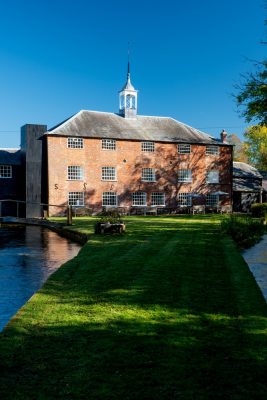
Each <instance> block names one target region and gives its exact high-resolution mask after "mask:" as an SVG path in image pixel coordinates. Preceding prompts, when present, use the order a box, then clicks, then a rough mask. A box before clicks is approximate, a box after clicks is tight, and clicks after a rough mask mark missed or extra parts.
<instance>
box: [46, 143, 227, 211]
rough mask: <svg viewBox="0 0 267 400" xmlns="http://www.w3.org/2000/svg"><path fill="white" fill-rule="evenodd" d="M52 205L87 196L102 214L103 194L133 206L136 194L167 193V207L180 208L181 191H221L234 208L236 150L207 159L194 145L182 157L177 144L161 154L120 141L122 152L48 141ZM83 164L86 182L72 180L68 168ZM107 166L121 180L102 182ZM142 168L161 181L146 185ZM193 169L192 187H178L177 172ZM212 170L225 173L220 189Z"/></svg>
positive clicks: (159, 147)
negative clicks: (210, 178)
mask: <svg viewBox="0 0 267 400" xmlns="http://www.w3.org/2000/svg"><path fill="white" fill-rule="evenodd" d="M47 140H48V146H47V147H48V203H49V204H52V205H57V206H64V208H65V207H66V205H67V200H68V192H75V191H77V192H79V191H84V193H85V206H86V207H90V208H93V209H94V211H99V210H100V209H101V208H102V193H103V192H106V191H107V192H108V191H114V192H116V193H117V195H118V196H119V197H118V199H119V204H118V205H119V206H121V207H126V206H127V207H128V206H131V204H132V199H131V193H132V192H134V191H144V192H146V193H147V205H148V206H149V205H150V194H151V192H154V191H164V192H165V196H166V207H168V206H169V207H176V206H177V200H176V198H177V194H178V193H179V192H186V193H187V192H194V193H195V192H197V193H202V194H207V193H211V192H215V191H218V190H221V191H224V192H227V193H229V195H230V196H229V197H226V198H225V199H224V200H223V202H224V203H225V204H231V198H232V190H231V186H232V183H231V165H232V148H231V147H229V146H220V154H219V156H208V155H206V154H205V152H206V146H204V145H191V154H178V152H177V144H174V143H155V152H154V153H148V152H142V151H141V142H136V141H130V140H128V141H126V140H125V141H123V140H117V141H116V150H102V140H101V139H92V138H86V139H84V148H83V149H71V148H68V147H67V138H66V137H53V136H48V137H47ZM70 165H79V166H81V167H82V168H83V171H84V179H83V180H82V181H69V180H68V179H67V167H68V166H70ZM104 166H111V167H112V166H113V167H116V168H117V181H116V182H106V181H101V171H102V167H104ZM142 168H155V169H156V175H157V182H141V174H142ZM179 168H181V169H192V183H177V170H178V169H179ZM210 169H217V170H219V171H220V183H219V184H207V183H206V174H207V171H208V170H210ZM61 210H62V209H60V208H58V207H53V208H52V207H50V215H53V214H54V215H55V214H59V213H60V211H61Z"/></svg>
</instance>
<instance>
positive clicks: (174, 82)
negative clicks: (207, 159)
mask: <svg viewBox="0 0 267 400" xmlns="http://www.w3.org/2000/svg"><path fill="white" fill-rule="evenodd" d="M264 19H266V10H265V9H264V0H254V1H251V0H224V1H222V0H202V1H200V0H191V1H190V0H188V1H181V0H165V1H162V0H161V1H157V0H154V1H152V0H142V1H141V0H140V1H139V0H136V1H126V0H123V1H121V0H117V1H116V0H114V1H112V0H110V1H108V0H106V1H103V0H102V1H101V0H99V1H90V0H88V1H86V0H72V1H70V0H64V1H62V0H53V1H52V0H46V1H41V0H34V1H31V0H30V1H27V0H24V1H22V0H21V1H18V0H13V1H12V0H11V1H9V2H4V1H1V2H0V147H17V146H19V144H20V133H19V132H20V127H21V126H22V125H24V124H25V123H40V124H47V125H48V127H52V126H53V125H56V124H58V123H59V122H60V121H62V120H64V119H66V118H68V117H69V116H71V115H73V114H75V113H76V112H78V111H79V110H81V109H88V110H97V111H110V112H117V111H118V90H120V89H121V87H122V86H123V84H124V82H125V79H126V68H127V46H128V41H129V42H130V43H131V78H132V82H133V84H134V86H135V88H136V89H138V90H139V103H138V104H139V110H138V111H139V114H143V115H161V116H171V117H173V118H176V119H178V120H179V121H182V122H185V123H187V124H189V125H192V126H194V127H196V128H200V129H202V130H204V131H206V132H208V133H210V134H212V135H214V136H219V133H220V131H221V130H222V128H225V129H226V130H227V131H228V132H229V133H237V134H238V135H239V136H242V132H243V131H244V129H245V128H246V127H247V124H246V123H245V121H244V119H242V118H240V117H239V116H238V114H237V112H236V105H235V103H234V101H233V98H232V95H231V94H232V93H233V91H234V89H233V86H234V84H236V83H238V81H239V80H240V74H244V73H246V72H247V71H250V70H253V66H252V64H251V63H250V61H248V60H249V59H251V60H262V59H263V58H264V57H265V56H266V54H265V53H266V46H263V45H261V44H260V41H261V40H264V38H265V39H266V27H264Z"/></svg>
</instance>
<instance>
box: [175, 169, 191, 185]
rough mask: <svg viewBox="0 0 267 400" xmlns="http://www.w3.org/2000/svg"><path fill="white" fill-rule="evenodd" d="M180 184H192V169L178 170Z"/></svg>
mask: <svg viewBox="0 0 267 400" xmlns="http://www.w3.org/2000/svg"><path fill="white" fill-rule="evenodd" d="M178 182H192V171H191V169H179V170H178Z"/></svg>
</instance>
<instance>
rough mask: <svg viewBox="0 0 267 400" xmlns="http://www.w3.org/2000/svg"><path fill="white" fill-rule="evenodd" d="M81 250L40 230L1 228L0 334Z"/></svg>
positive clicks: (31, 228)
mask: <svg viewBox="0 0 267 400" xmlns="http://www.w3.org/2000/svg"><path fill="white" fill-rule="evenodd" d="M80 248H81V246H80V245H79V244H77V243H74V242H72V241H70V240H68V239H66V238H62V237H61V236H59V235H58V234H57V233H55V232H52V231H50V230H48V229H46V228H41V227H39V226H11V227H8V228H5V227H0V332H1V330H2V329H3V328H4V326H5V325H6V324H7V322H8V321H9V320H10V319H11V318H12V316H13V315H14V314H16V312H17V311H18V310H19V309H20V308H21V307H22V306H23V305H24V304H25V303H26V302H27V301H28V300H29V298H30V297H31V296H32V295H33V294H34V293H35V292H36V291H37V290H39V289H40V288H41V287H42V286H43V284H44V282H45V281H46V280H47V278H48V277H49V276H50V275H51V274H52V273H53V272H55V271H56V270H57V269H58V268H59V267H60V266H61V265H62V264H63V263H64V262H66V261H68V260H70V259H71V258H73V257H75V256H76V255H77V253H78V252H79V250H80Z"/></svg>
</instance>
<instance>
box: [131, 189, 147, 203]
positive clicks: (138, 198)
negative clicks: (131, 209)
mask: <svg viewBox="0 0 267 400" xmlns="http://www.w3.org/2000/svg"><path fill="white" fill-rule="evenodd" d="M132 205H133V206H146V193H145V192H134V193H133V194H132Z"/></svg>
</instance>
